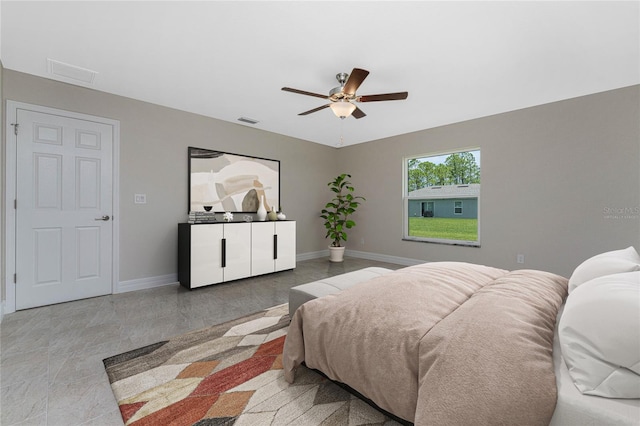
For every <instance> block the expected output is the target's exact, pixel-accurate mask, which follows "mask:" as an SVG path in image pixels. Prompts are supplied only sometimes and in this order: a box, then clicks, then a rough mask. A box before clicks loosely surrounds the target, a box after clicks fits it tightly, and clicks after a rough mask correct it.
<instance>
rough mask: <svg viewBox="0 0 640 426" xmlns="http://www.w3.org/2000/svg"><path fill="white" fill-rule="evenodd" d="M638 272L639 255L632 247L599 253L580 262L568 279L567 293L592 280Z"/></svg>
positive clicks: (639, 267)
mask: <svg viewBox="0 0 640 426" xmlns="http://www.w3.org/2000/svg"><path fill="white" fill-rule="evenodd" d="M632 271H640V255H638V252H637V251H636V249H635V248H633V246H631V247H627V248H626V249H624V250H614V251H609V252H606V253H601V254H598V255H596V256H593V257H592V258H589V259H587V260H585V261H584V262H582V263H581V264H580V265H578V267H577V268H576V269H575V270H574V271H573V274H571V278H569V293H571V292H572V291H573V290H575V289H576V287H578V286H579V285H581V284H583V283H586V282H587V281H589V280H592V279H594V278H598V277H603V276H605V275H611V274H619V273H622V272H632Z"/></svg>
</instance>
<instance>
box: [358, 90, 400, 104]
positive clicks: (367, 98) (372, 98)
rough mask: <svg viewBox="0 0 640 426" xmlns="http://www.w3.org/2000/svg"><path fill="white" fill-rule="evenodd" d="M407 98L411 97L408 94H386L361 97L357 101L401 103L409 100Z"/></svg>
mask: <svg viewBox="0 0 640 426" xmlns="http://www.w3.org/2000/svg"><path fill="white" fill-rule="evenodd" d="M407 96H409V93H408V92H398V93H385V94H383V95H364V96H359V97H358V98H357V99H356V100H357V101H358V102H377V101H400V100H402V99H407Z"/></svg>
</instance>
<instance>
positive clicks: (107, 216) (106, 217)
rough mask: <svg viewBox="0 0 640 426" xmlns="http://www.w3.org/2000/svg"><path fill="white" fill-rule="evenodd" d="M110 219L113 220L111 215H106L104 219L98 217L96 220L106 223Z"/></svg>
mask: <svg viewBox="0 0 640 426" xmlns="http://www.w3.org/2000/svg"><path fill="white" fill-rule="evenodd" d="M109 219H111V218H110V217H109V215H104V216H102V217H97V218H95V219H94V220H104V221H105V222H106V221H107V220H109Z"/></svg>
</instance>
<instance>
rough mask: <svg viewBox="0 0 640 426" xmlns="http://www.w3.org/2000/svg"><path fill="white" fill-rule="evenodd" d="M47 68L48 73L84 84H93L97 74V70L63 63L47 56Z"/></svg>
mask: <svg viewBox="0 0 640 426" xmlns="http://www.w3.org/2000/svg"><path fill="white" fill-rule="evenodd" d="M47 69H48V71H49V74H51V75H54V76H57V77H64V78H66V79H70V80H74V81H78V82H81V83H85V84H93V81H94V80H95V78H96V75H97V74H98V72H97V71H92V70H89V69H86V68H81V67H77V66H75V65H70V64H65V63H64V62H60V61H55V60H53V59H49V58H47Z"/></svg>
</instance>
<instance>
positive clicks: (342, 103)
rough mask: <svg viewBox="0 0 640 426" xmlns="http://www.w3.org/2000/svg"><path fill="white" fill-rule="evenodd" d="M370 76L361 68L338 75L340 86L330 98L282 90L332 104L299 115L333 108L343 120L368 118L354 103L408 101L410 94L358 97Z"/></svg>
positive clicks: (335, 88)
mask: <svg viewBox="0 0 640 426" xmlns="http://www.w3.org/2000/svg"><path fill="white" fill-rule="evenodd" d="M368 75H369V71H367V70H363V69H360V68H354V69H353V71H351V74H347V73H339V74H336V80H338V82H339V83H340V86H338V87H334V88H333V89H331V90H330V91H329V95H328V96H327V95H321V94H319V93H313V92H307V91H305V90H298V89H292V88H291V87H283V88H282V90H284V91H285V92H292V93H298V94H300V95H307V96H315V97H316V98H322V99H328V100H330V101H331V103H328V104H326V105H322V106H320V107H318V108H314V109H310V110H309V111H305V112H301V113H300V114H298V115H308V114H311V113H313V112H317V111H320V110H322V109H325V108H331V109H332V110H333V113H334V114H335V115H336V116H338V117H340V118H342V119H344V118H345V117H348V116H349V115H353V116H354V117H355V118H362V117H365V116H366V114H365V113H364V112H362V110H361V109H360V108H358V107H357V106H356V105H355V104H354V103H353V102H378V101H397V100H402V99H407V96H409V93H408V92H397V93H385V94H382V95H362V96H359V95H357V94H356V91H357V90H358V87H360V85H361V84H362V82H363V81H364V79H365V78H367V76H368Z"/></svg>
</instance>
